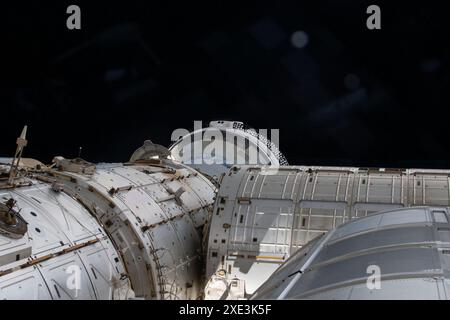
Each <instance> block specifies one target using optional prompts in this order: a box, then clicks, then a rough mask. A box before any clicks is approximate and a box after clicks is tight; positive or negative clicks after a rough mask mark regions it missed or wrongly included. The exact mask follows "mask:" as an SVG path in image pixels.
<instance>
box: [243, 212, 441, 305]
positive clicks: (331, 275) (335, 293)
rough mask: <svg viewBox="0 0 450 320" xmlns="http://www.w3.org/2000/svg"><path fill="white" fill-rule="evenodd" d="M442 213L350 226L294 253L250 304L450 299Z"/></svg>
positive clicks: (394, 215) (397, 215) (387, 215)
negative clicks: (263, 301) (305, 301)
mask: <svg viewBox="0 0 450 320" xmlns="http://www.w3.org/2000/svg"><path fill="white" fill-rule="evenodd" d="M449 221H450V220H449V215H448V209H447V208H442V207H437V208H436V207H415V208H403V209H395V210H391V211H386V212H379V213H375V214H372V215H370V216H366V217H363V218H359V219H356V220H353V221H350V222H348V223H346V224H343V225H341V226H339V227H338V228H335V229H333V230H331V231H330V232H328V233H327V234H325V235H323V236H318V237H316V238H315V239H314V240H312V241H311V242H310V243H308V244H307V245H306V246H304V247H303V248H301V249H300V250H297V251H296V252H295V253H294V254H293V255H292V256H291V257H290V258H289V259H288V260H287V261H286V262H285V263H284V264H283V265H282V266H281V267H280V268H279V269H278V270H277V271H275V273H274V274H273V275H272V276H271V277H270V278H269V280H267V281H266V282H265V283H264V284H263V285H262V286H261V287H260V288H259V289H258V290H257V291H256V293H255V294H254V295H253V296H252V299H321V300H322V299H333V300H343V299H344V300H345V299H356V300H367V299H389V300H392V299H408V300H410V299H421V300H423V299H433V300H437V299H445V300H448V299H450V294H449V292H450V282H449V280H450V279H449V270H450V251H449V247H450V223H449Z"/></svg>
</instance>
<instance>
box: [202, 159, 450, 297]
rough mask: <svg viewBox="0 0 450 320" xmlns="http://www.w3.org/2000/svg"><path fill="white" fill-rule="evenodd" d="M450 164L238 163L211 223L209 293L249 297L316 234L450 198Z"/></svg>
mask: <svg viewBox="0 0 450 320" xmlns="http://www.w3.org/2000/svg"><path fill="white" fill-rule="evenodd" d="M449 175H450V170H419V169H405V170H403V169H380V168H378V169H373V168H350V167H308V166H285V167H279V168H272V167H265V166H234V167H233V168H232V169H231V170H230V171H229V173H228V174H226V175H225V176H224V178H223V180H222V181H221V182H220V190H219V192H218V194H217V199H216V202H215V206H214V210H213V214H212V217H211V219H210V220H209V222H208V224H209V225H208V228H209V238H208V239H207V242H208V252H207V256H206V261H207V266H206V276H207V277H208V278H209V279H210V280H209V282H208V284H207V286H206V288H205V298H206V299H224V298H228V299H233V298H245V297H247V296H248V295H249V294H252V293H254V292H255V290H256V289H257V288H258V287H259V286H261V285H262V284H263V283H264V282H265V281H266V280H267V279H268V278H269V276H270V275H271V274H272V273H273V272H274V271H275V270H276V269H277V268H278V267H279V266H280V265H281V264H282V263H283V262H285V261H286V260H287V259H288V258H289V256H291V255H292V254H294V253H295V252H296V251H297V250H298V249H300V248H302V246H304V245H305V244H306V243H308V242H309V241H310V240H312V239H314V238H316V237H317V236H319V235H322V234H324V233H326V232H327V231H329V230H331V229H333V228H334V227H337V226H339V225H341V224H342V223H345V222H347V221H349V220H352V219H354V218H358V217H362V216H366V215H369V214H372V213H375V212H378V211H382V210H389V209H396V208H404V207H411V206H423V205H430V206H434V207H442V208H446V207H448V206H449V205H450V194H449V185H450V178H449Z"/></svg>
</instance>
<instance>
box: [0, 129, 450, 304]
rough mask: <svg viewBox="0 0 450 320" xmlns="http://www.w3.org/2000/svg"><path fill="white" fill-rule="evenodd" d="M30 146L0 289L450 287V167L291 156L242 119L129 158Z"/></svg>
mask: <svg viewBox="0 0 450 320" xmlns="http://www.w3.org/2000/svg"><path fill="white" fill-rule="evenodd" d="M211 132H220V133H222V134H226V135H228V138H227V139H226V142H225V143H224V144H223V148H222V147H221V148H220V150H219V148H217V145H216V147H215V148H213V149H214V150H213V152H207V153H203V152H202V153H201V154H202V161H187V160H186V159H192V157H186V154H187V153H189V154H190V151H191V150H192V149H195V145H197V146H198V145H200V147H201V150H206V149H208V148H209V151H211V144H212V143H217V142H218V141H217V139H211V137H210V133H211ZM208 135H209V136H208ZM206 136H207V139H206V138H205V137H206ZM198 137H200V139H201V140H200V141H199V140H198V139H197V138H198ZM239 141H243V142H244V143H239ZM26 144H27V139H26V127H25V129H24V131H23V132H22V134H21V136H20V137H19V138H18V140H17V151H16V154H15V155H14V157H12V158H2V159H0V163H1V165H0V298H1V299H247V298H252V299H296V298H298V299H304V298H312V299H371V298H392V299H401V298H436V299H438V298H447V297H448V293H447V292H448V288H447V278H446V275H447V273H448V267H447V265H448V259H447V257H446V256H447V255H448V252H447V251H449V249H448V248H450V246H449V241H450V233H449V231H448V230H450V227H449V220H448V211H447V210H448V207H449V204H450V190H449V186H450V179H449V175H450V170H421V169H388V168H354V167H326V166H323V167H317V166H315V167H313V166H292V165H288V163H287V160H286V159H285V157H284V156H283V155H282V154H281V152H280V151H279V150H278V148H277V146H276V145H275V144H274V143H272V142H270V140H269V139H267V138H266V137H265V136H264V135H260V134H256V133H255V131H254V130H251V129H247V128H246V127H245V126H244V125H243V124H242V123H240V122H233V121H214V122H211V123H210V126H209V127H208V128H203V129H198V130H195V131H194V132H191V133H188V134H185V135H183V136H181V137H179V139H178V140H177V141H175V143H174V144H173V145H172V146H170V147H169V148H165V147H163V146H160V145H157V144H154V143H152V142H151V141H150V140H148V141H146V142H145V143H144V145H143V146H142V147H141V148H139V149H138V150H136V151H135V152H134V154H133V155H132V156H131V157H130V159H129V161H127V162H124V163H114V164H110V163H99V164H93V163H89V162H87V161H85V160H82V159H79V158H77V159H65V158H63V157H55V158H54V160H53V163H52V164H51V165H45V164H43V163H41V162H39V161H37V160H33V159H30V158H23V157H22V152H23V150H24V148H25V146H26ZM254 151H257V152H258V155H259V156H258V157H257V161H254V162H252V161H249V159H252V157H251V154H252V153H253V152H254ZM230 153H231V154H232V159H237V158H238V157H235V156H236V155H241V159H244V160H245V161H244V162H243V163H242V162H241V161H234V162H233V161H231V162H230V161H216V160H218V159H223V158H224V157H225V158H229V155H230ZM192 154H195V152H194V153H192ZM197 160H198V159H197ZM330 230H331V231H330ZM368 268H369V269H368ZM370 268H375V269H376V270H378V271H380V273H381V275H380V279H381V280H380V281H381V288H382V289H380V288H378V287H371V286H368V285H367V282H366V280H367V278H368V277H369V276H370V275H368V274H367V270H371V269H370ZM377 268H378V269H377ZM375 269H374V270H375Z"/></svg>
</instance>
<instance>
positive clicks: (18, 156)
mask: <svg viewBox="0 0 450 320" xmlns="http://www.w3.org/2000/svg"><path fill="white" fill-rule="evenodd" d="M26 136H27V126H24V127H23V129H22V133H21V134H20V136H19V137H18V138H17V140H16V144H17V148H16V153H15V154H14V159H13V161H12V163H11V169H10V171H9V179H8V184H9V185H13V184H14V178H15V177H16V174H17V168H18V167H19V163H20V159H21V158H22V152H23V148H25V147H26V146H27V144H28V141H27V139H26Z"/></svg>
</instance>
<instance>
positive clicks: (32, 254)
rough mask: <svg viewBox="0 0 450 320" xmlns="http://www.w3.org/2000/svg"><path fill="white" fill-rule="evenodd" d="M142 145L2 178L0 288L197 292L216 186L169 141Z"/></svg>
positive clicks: (77, 294) (33, 292)
mask: <svg viewBox="0 0 450 320" xmlns="http://www.w3.org/2000/svg"><path fill="white" fill-rule="evenodd" d="M144 151H145V152H143V149H142V148H140V149H139V150H137V152H135V154H134V156H133V159H132V160H133V161H132V162H129V163H124V164H97V165H93V164H91V163H88V162H86V161H83V160H81V159H73V160H68V159H64V158H62V157H56V158H55V159H54V165H53V166H52V167H51V168H45V167H44V166H40V165H39V167H38V168H36V167H35V168H28V169H27V170H24V168H23V167H20V165H19V166H18V168H17V176H16V177H15V178H14V184H10V183H7V182H6V181H5V183H4V184H3V185H2V186H0V201H3V203H2V204H0V231H1V232H2V234H1V235H0V250H1V251H0V297H2V298H5V299H18V298H19V299H113V298H114V299H116V298H134V299H199V298H200V297H201V295H202V290H203V288H204V279H205V278H204V262H203V259H202V258H203V252H202V231H203V227H204V224H205V221H206V219H207V218H208V217H209V216H210V212H211V210H212V206H213V203H214V197H215V192H216V188H215V186H214V185H213V184H212V183H211V182H210V181H209V180H208V179H207V178H205V177H204V176H202V175H201V174H200V173H198V172H197V171H195V170H193V169H191V168H190V167H187V166H185V165H182V164H179V163H176V162H173V161H171V160H167V159H165V158H164V157H163V156H162V154H164V153H168V151H167V149H164V148H163V147H160V146H157V145H152V144H151V143H150V142H147V143H146V146H145V150H144ZM161 152H162V153H161ZM23 161H24V160H23V159H22V160H21V162H23ZM9 167H10V166H8V168H9ZM20 171H24V172H20ZM5 176H6V175H5ZM19 180H20V181H19ZM2 199H3V200H2ZM74 270H75V271H74Z"/></svg>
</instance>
